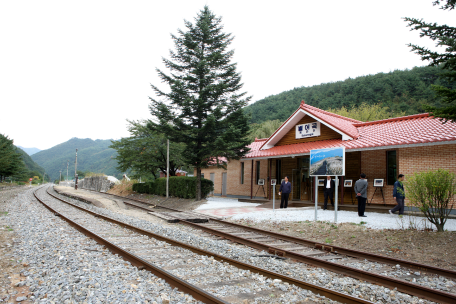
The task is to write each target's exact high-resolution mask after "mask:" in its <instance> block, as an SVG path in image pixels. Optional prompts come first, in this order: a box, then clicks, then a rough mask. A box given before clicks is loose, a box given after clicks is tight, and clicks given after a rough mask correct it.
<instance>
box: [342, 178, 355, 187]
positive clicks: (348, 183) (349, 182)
mask: <svg viewBox="0 0 456 304" xmlns="http://www.w3.org/2000/svg"><path fill="white" fill-rule="evenodd" d="M344 187H345V188H351V187H353V180H352V179H346V180H345V181H344Z"/></svg>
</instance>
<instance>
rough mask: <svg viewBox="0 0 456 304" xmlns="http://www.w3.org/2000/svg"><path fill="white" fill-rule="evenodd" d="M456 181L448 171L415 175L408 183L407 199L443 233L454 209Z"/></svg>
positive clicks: (441, 170) (439, 170)
mask: <svg viewBox="0 0 456 304" xmlns="http://www.w3.org/2000/svg"><path fill="white" fill-rule="evenodd" d="M455 192H456V180H455V175H454V173H451V172H450V171H448V170H443V169H438V170H436V171H432V170H430V171H425V172H420V173H415V174H414V175H413V176H412V177H410V178H408V181H407V183H406V193H405V194H406V197H407V198H408V199H409V200H410V202H411V203H412V205H414V206H416V207H418V209H420V211H421V212H423V214H424V215H425V216H426V218H427V219H428V220H429V222H431V223H432V224H434V225H435V226H436V227H437V231H438V232H443V231H444V230H443V227H444V226H445V223H446V221H447V219H448V215H449V214H450V212H451V210H452V209H453V202H454V195H455Z"/></svg>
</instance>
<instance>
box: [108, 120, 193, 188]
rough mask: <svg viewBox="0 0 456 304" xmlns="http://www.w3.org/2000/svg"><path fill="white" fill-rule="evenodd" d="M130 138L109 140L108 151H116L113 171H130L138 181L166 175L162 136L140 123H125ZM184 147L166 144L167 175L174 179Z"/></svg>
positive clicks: (180, 163)
mask: <svg viewBox="0 0 456 304" xmlns="http://www.w3.org/2000/svg"><path fill="white" fill-rule="evenodd" d="M128 130H129V132H130V137H126V138H122V139H120V140H118V141H114V140H112V145H111V146H110V147H111V148H113V149H115V150H116V151H117V156H116V160H117V163H118V166H117V169H118V170H120V171H122V172H126V171H129V170H131V171H132V172H133V176H134V177H136V178H139V177H140V176H141V177H143V178H146V179H147V178H149V177H153V179H155V178H158V177H159V175H158V172H159V171H161V172H163V173H166V153H167V151H166V149H167V142H166V138H165V136H164V135H163V134H159V133H157V132H154V131H152V130H150V129H149V128H147V127H146V126H145V123H144V122H141V121H129V127H128ZM183 149H184V145H183V144H180V143H173V142H170V147H169V150H170V153H169V155H170V161H169V175H170V176H175V175H176V172H177V170H178V169H180V168H181V167H182V166H184V165H185V162H184V160H183V158H182V151H183Z"/></svg>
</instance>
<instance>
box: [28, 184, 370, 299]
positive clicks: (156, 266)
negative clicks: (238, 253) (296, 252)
mask: <svg viewBox="0 0 456 304" xmlns="http://www.w3.org/2000/svg"><path fill="white" fill-rule="evenodd" d="M37 191H39V190H37ZM45 196H46V197H45ZM35 197H36V198H37V200H38V201H40V202H41V203H42V204H43V205H44V206H45V207H46V208H48V209H49V210H51V212H53V213H54V214H58V215H59V216H61V217H62V218H63V219H65V220H66V221H67V222H68V223H69V224H70V225H72V226H74V227H75V228H76V229H78V230H80V231H81V232H83V233H84V234H86V235H87V236H89V237H91V238H94V239H95V240H96V241H97V242H98V243H100V244H102V245H104V246H106V247H107V248H108V249H109V250H111V251H113V252H114V253H117V254H119V255H121V256H122V257H123V258H124V259H126V260H128V261H130V262H131V263H132V265H134V266H137V267H138V268H140V269H146V270H149V271H151V272H152V273H154V274H155V275H157V276H159V277H161V278H163V279H164V280H166V281H167V282H168V283H169V284H170V285H171V286H173V287H176V288H178V289H179V290H181V291H183V292H186V293H188V294H190V295H192V296H193V297H194V298H195V299H198V300H201V301H203V302H204V303H227V302H230V303H231V302H233V303H236V302H239V303H241V302H240V301H242V300H245V298H250V299H252V298H259V299H260V303H261V299H262V297H264V295H270V294H271V293H278V294H284V293H286V292H291V293H296V292H297V291H299V290H300V289H301V290H302V289H304V290H309V291H312V292H314V293H316V294H320V295H321V296H324V297H326V298H327V299H331V300H334V301H337V302H341V303H371V302H369V301H366V300H363V299H360V298H357V297H353V296H350V295H348V294H344V293H340V292H337V291H334V290H331V289H327V288H323V287H321V286H317V285H313V284H309V283H306V282H304V281H301V280H297V279H294V278H292V277H288V276H284V275H281V274H279V273H275V272H272V271H268V270H265V269H261V268H258V267H255V266H252V265H249V264H246V263H242V262H240V261H237V260H234V259H230V258H227V257H225V256H222V255H219V254H215V253H212V252H208V251H205V250H202V249H200V248H197V247H194V246H191V245H188V244H185V243H182V242H178V241H175V240H173V239H170V238H166V237H163V236H161V235H158V234H155V233H153V232H151V231H146V230H143V229H140V228H138V227H135V226H131V225H129V224H127V223H124V222H121V221H118V220H116V219H113V218H110V217H107V216H104V215H101V214H99V213H95V212H93V211H90V210H87V209H86V208H83V207H80V206H77V205H74V204H72V203H70V202H67V201H65V200H63V199H61V198H59V197H57V196H55V195H53V194H51V193H49V192H48V191H44V189H42V190H41V191H40V193H39V194H37V193H35ZM57 200H58V203H57ZM45 201H46V202H45ZM60 202H64V203H65V204H66V205H63V206H65V207H62V204H60ZM81 211H83V212H81ZM95 220H96V221H97V223H96V224H93V223H92V224H90V227H84V226H86V225H87V223H88V222H89V221H92V222H93V221H95ZM82 223H85V225H84V226H83V225H82ZM112 224H116V225H112ZM208 261H209V263H208ZM227 265H229V266H227ZM163 268H165V269H163ZM176 269H180V270H182V269H188V270H189V277H190V279H189V280H188V281H192V280H193V281H194V280H195V276H198V275H196V274H195V273H199V277H204V276H209V278H208V279H207V281H209V283H208V284H199V285H198V286H195V285H194V284H191V283H189V282H188V281H187V280H184V279H182V278H179V277H177V276H176V275H174V274H172V273H171V272H172V270H176ZM167 270H171V271H167ZM212 272H213V273H215V274H216V276H215V277H214V278H212V282H211V279H210V278H211V275H210V274H211V273H212ZM264 278H268V279H273V280H277V281H275V282H276V283H277V284H279V285H277V284H275V285H271V286H272V287H270V288H269V289H267V290H263V291H260V292H257V294H256V295H255V294H253V293H250V294H248V292H244V293H242V294H238V295H232V296H228V297H224V298H220V297H217V296H216V295H214V294H217V290H223V289H224V290H231V291H232V293H235V290H236V289H239V287H238V286H237V285H239V284H244V285H245V284H247V285H249V284H250V285H255V284H256V283H258V282H261V281H263V280H264ZM280 284H292V285H288V286H292V287H285V289H284V288H281V286H280ZM293 285H294V286H293ZM277 286H278V287H277ZM287 288H288V291H284V290H287ZM247 289H253V287H251V288H247ZM244 290H245V289H244ZM238 300H239V301H238ZM265 303H267V302H265Z"/></svg>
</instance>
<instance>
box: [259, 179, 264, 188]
mask: <svg viewBox="0 0 456 304" xmlns="http://www.w3.org/2000/svg"><path fill="white" fill-rule="evenodd" d="M258 185H259V186H264V179H263V178H260V179H259V180H258Z"/></svg>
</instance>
